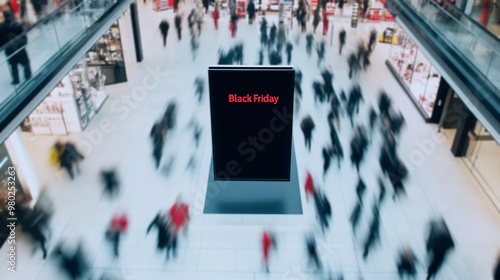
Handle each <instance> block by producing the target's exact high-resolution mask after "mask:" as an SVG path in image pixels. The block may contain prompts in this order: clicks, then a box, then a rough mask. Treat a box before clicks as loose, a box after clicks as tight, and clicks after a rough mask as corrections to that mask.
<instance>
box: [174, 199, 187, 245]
mask: <svg viewBox="0 0 500 280" xmlns="http://www.w3.org/2000/svg"><path fill="white" fill-rule="evenodd" d="M169 215H170V218H171V219H172V223H173V226H174V236H177V234H178V233H179V230H180V229H181V228H184V234H186V233H187V221H188V220H189V206H188V205H187V204H186V203H183V202H182V201H181V196H180V195H179V196H178V197H177V199H176V201H175V203H174V205H172V207H171V208H170V211H169Z"/></svg>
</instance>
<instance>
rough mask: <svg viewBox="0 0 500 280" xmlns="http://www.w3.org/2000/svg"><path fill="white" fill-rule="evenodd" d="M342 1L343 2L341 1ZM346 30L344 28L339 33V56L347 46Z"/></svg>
mask: <svg viewBox="0 0 500 280" xmlns="http://www.w3.org/2000/svg"><path fill="white" fill-rule="evenodd" d="M340 1H342V0H340ZM339 6H340V2H339ZM345 35H346V33H345V30H344V28H342V29H341V30H340V32H339V54H342V49H343V48H344V45H345Z"/></svg>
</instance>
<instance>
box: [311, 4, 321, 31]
mask: <svg viewBox="0 0 500 280" xmlns="http://www.w3.org/2000/svg"><path fill="white" fill-rule="evenodd" d="M320 21H321V16H320V14H319V5H318V7H317V8H316V9H315V10H314V17H313V32H314V33H316V28H317V27H318V25H319V22H320Z"/></svg>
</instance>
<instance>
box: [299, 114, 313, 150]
mask: <svg viewBox="0 0 500 280" xmlns="http://www.w3.org/2000/svg"><path fill="white" fill-rule="evenodd" d="M300 128H301V129H302V132H303V133H304V141H305V144H306V148H307V149H308V150H309V152H310V151H311V139H312V131H313V130H314V121H313V119H312V118H311V116H310V115H307V116H306V117H304V118H303V119H302V122H300Z"/></svg>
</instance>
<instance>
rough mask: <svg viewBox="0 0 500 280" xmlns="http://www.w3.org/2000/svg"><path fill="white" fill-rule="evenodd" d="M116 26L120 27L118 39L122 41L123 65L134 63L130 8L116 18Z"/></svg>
mask: <svg viewBox="0 0 500 280" xmlns="http://www.w3.org/2000/svg"><path fill="white" fill-rule="evenodd" d="M118 26H119V27H120V39H121V42H122V49H123V59H124V60H125V65H126V67H128V66H129V65H130V64H131V63H136V60H135V46H134V35H133V34H132V32H133V31H132V20H131V19H130V9H127V10H126V11H125V13H123V15H122V16H121V17H120V18H119V19H118Z"/></svg>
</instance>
